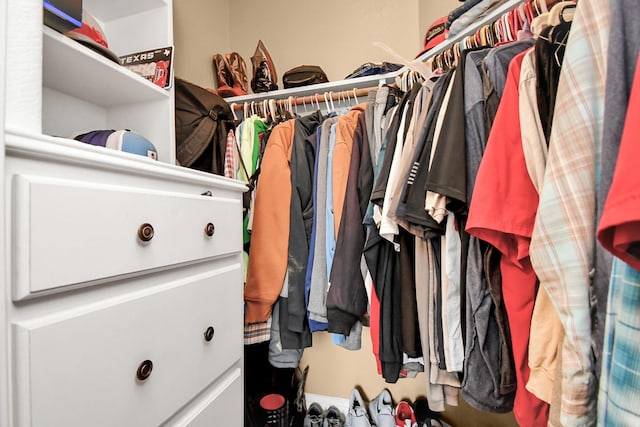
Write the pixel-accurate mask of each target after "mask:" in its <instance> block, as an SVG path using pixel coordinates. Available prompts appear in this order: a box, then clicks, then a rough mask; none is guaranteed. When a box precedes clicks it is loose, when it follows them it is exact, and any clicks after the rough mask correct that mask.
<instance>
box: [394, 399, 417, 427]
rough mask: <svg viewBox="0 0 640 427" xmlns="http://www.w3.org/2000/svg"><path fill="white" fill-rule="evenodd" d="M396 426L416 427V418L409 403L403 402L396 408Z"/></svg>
mask: <svg viewBox="0 0 640 427" xmlns="http://www.w3.org/2000/svg"><path fill="white" fill-rule="evenodd" d="M396 426H397V427H418V423H417V422H416V416H415V414H414V413H413V408H412V407H411V405H409V402H405V401H404V400H403V401H401V402H399V403H398V406H396Z"/></svg>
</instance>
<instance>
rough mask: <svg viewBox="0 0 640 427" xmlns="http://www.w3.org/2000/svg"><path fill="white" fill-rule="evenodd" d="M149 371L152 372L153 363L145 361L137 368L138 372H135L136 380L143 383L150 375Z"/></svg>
mask: <svg viewBox="0 0 640 427" xmlns="http://www.w3.org/2000/svg"><path fill="white" fill-rule="evenodd" d="M151 371H153V362H152V361H151V360H145V361H144V362H142V363H141V364H140V366H138V370H137V371H136V378H138V379H139V380H140V381H144V380H146V379H147V378H149V376H150V375H151Z"/></svg>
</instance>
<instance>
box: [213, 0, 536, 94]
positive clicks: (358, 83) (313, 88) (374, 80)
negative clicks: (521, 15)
mask: <svg viewBox="0 0 640 427" xmlns="http://www.w3.org/2000/svg"><path fill="white" fill-rule="evenodd" d="M524 1H525V0H507V1H505V2H504V3H503V4H501V5H500V6H498V7H496V8H495V9H493V10H492V11H491V12H489V13H488V14H486V15H485V16H483V17H482V18H480V19H478V20H477V21H476V22H474V23H473V25H470V26H469V27H467V28H466V29H465V30H464V31H462V32H460V33H459V34H456V36H455V37H452V38H450V39H447V40H445V41H444V42H442V43H440V44H438V45H437V46H435V47H434V48H433V49H430V50H428V51H426V52H425V53H423V54H422V55H420V56H419V57H418V58H416V59H415V60H416V61H426V60H427V59H429V58H432V57H434V56H436V55H438V54H439V53H441V52H444V51H445V50H447V49H449V48H450V47H451V46H453V45H454V44H455V43H456V42H458V41H460V40H462V39H463V38H465V37H467V36H469V35H471V34H473V33H475V32H476V30H478V29H479V28H481V27H482V26H483V25H485V24H488V23H491V22H494V21H495V20H496V19H497V18H498V17H500V16H502V15H503V14H504V13H506V12H508V11H510V10H511V9H513V8H514V7H516V6H518V5H519V4H520V3H523V2H524ZM407 70H408V67H407V66H406V65H405V66H404V67H402V68H401V69H399V70H398V71H394V72H392V73H386V74H378V75H374V76H367V77H358V78H354V79H346V80H336V81H332V82H328V83H320V84H316V85H309V86H302V87H297V88H291V89H282V90H275V91H271V92H263V93H254V94H250V95H243V96H233V97H229V98H225V101H227V102H228V103H229V104H231V103H236V104H240V103H243V102H252V101H262V100H263V99H282V98H287V97H289V96H307V95H313V94H316V93H320V94H321V93H324V92H331V91H335V92H338V91H344V90H351V89H359V88H365V87H371V86H376V85H378V84H380V83H383V84H384V83H392V82H393V81H394V80H395V78H396V77H397V76H399V75H401V74H403V73H404V72H406V71H407Z"/></svg>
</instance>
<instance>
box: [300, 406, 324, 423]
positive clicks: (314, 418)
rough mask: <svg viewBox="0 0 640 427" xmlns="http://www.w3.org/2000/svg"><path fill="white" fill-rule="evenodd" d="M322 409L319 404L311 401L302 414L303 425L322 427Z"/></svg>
mask: <svg viewBox="0 0 640 427" xmlns="http://www.w3.org/2000/svg"><path fill="white" fill-rule="evenodd" d="M322 416H323V411H322V407H321V406H320V404H318V403H316V402H313V403H312V404H311V405H309V408H307V414H306V415H305V416H304V421H303V423H302V425H303V427H322Z"/></svg>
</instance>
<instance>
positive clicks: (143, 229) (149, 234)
mask: <svg viewBox="0 0 640 427" xmlns="http://www.w3.org/2000/svg"><path fill="white" fill-rule="evenodd" d="M138 238H139V239H140V240H142V241H143V242H148V241H149V240H151V239H153V226H152V225H151V224H149V223H148V222H145V223H144V224H142V225H141V226H140V227H138Z"/></svg>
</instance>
